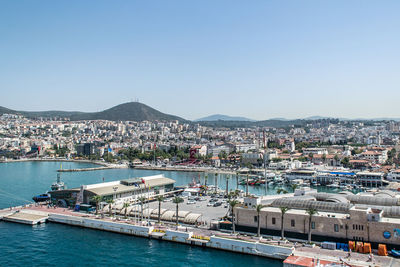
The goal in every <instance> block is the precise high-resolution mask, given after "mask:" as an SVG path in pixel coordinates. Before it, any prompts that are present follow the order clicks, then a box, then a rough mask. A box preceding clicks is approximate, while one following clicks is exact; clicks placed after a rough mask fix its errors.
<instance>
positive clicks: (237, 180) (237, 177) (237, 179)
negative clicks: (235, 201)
mask: <svg viewBox="0 0 400 267" xmlns="http://www.w3.org/2000/svg"><path fill="white" fill-rule="evenodd" d="M238 189H239V172H236V190H238Z"/></svg>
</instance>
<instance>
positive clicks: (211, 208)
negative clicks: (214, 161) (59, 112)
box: [0, 170, 398, 266]
mask: <svg viewBox="0 0 400 267" xmlns="http://www.w3.org/2000/svg"><path fill="white" fill-rule="evenodd" d="M113 171H118V170H113ZM71 174H72V173H71ZM168 174H171V172H166V173H164V175H168ZM66 175H67V174H66ZM68 175H69V174H68ZM68 175H67V176H68ZM141 177H142V178H141V179H143V181H145V183H144V184H148V185H150V183H153V184H152V186H148V187H146V186H145V185H144V186H143V187H141V186H137V185H138V183H140V182H142V180H138V179H137V178H131V179H124V180H120V181H114V182H107V181H106V182H101V183H99V184H97V185H87V186H84V187H79V188H76V189H74V188H71V189H66V186H65V185H64V184H63V181H62V180H61V179H57V181H56V182H54V183H53V185H52V186H51V187H52V189H54V190H55V191H54V192H55V193H54V196H57V194H59V193H58V192H67V191H63V190H70V191H68V192H75V193H76V196H77V198H79V195H82V197H83V198H82V199H81V201H83V202H85V203H90V200H91V199H93V197H94V196H90V195H89V191H90V192H91V193H94V192H98V193H100V192H101V194H102V195H101V196H102V197H103V198H105V197H107V195H109V196H111V197H113V198H115V200H117V201H116V202H115V203H113V204H112V208H111V209H110V205H109V204H108V203H107V202H105V201H104V203H103V204H102V205H99V207H98V208H99V212H98V213H97V212H95V207H96V204H95V203H93V202H92V205H91V207H92V208H89V207H86V206H85V205H86V204H85V205H84V204H82V205H81V207H82V210H79V211H76V209H75V208H76V207H74V206H73V207H67V206H66V207H57V206H55V205H54V206H53V205H48V204H43V205H40V204H28V205H25V206H19V207H10V208H7V209H4V210H2V211H1V212H0V214H1V215H0V217H2V218H3V220H4V221H6V222H5V223H23V224H31V225H36V224H37V225H43V224H49V225H51V224H62V225H68V226H75V227H76V226H78V227H80V228H88V229H95V230H100V231H106V232H113V233H119V234H123V235H128V236H137V237H142V238H147V239H156V240H157V242H165V241H168V242H169V243H171V242H173V243H179V244H183V245H189V246H192V247H193V246H194V247H199V248H207V249H211V250H215V249H217V250H221V251H228V252H233V253H240V254H246V255H252V256H257V257H261V258H265V259H266V260H267V259H274V260H277V261H280V262H282V261H286V260H287V261H288V262H296V261H300V259H302V260H305V259H311V260H315V261H316V260H319V261H320V262H325V261H326V262H328V261H329V262H331V263H340V262H341V261H344V262H347V263H349V264H352V266H369V265H370V262H369V258H368V257H369V255H368V254H362V253H355V252H354V253H352V257H351V259H348V258H347V253H348V252H347V253H346V252H345V251H343V250H337V249H335V250H329V249H321V246H322V244H323V242H320V241H316V242H314V244H315V246H313V247H309V246H305V245H304V244H305V243H304V241H303V242H302V241H301V240H299V239H296V238H293V237H288V238H287V239H284V240H281V238H280V237H279V236H276V235H271V234H268V233H265V232H264V231H262V232H263V234H262V238H260V237H257V236H256V234H255V233H254V232H252V231H250V232H249V231H248V230H246V229H241V228H240V223H239V224H238V225H237V226H236V227H237V230H236V232H235V233H232V229H231V228H229V227H228V228H226V229H225V228H224V226H226V225H228V226H229V224H225V223H223V222H222V223H221V221H220V220H221V218H226V219H228V220H229V219H230V217H231V215H230V214H229V207H228V201H227V200H226V199H224V198H223V197H221V198H219V197H218V196H217V198H216V197H215V196H214V197H213V196H208V195H204V196H203V197H196V196H191V195H183V192H184V191H185V189H180V191H179V190H178V191H177V190H174V189H173V188H172V187H171V188H170V189H168V190H169V191H168V190H166V189H163V188H161V187H159V185H161V184H163V185H165V186H168V183H170V182H169V181H170V180H168V179H169V178H165V179H164V178H163V177H168V176H163V175H161V176H159V175H152V176H147V177H146V176H141ZM193 177H196V176H193ZM219 178H220V179H221V180H223V181H219V185H221V187H222V186H223V185H225V186H226V180H225V179H222V178H221V177H219ZM163 179H164V180H165V181H164V180H163ZM214 179H215V177H212V178H210V179H209V181H208V185H209V193H210V194H211V195H213V194H215V192H218V195H221V196H223V195H224V193H225V190H224V188H222V189H219V188H217V187H213V185H212V181H213V180H214ZM192 180H195V179H193V178H192ZM200 180H201V179H200ZM231 180H233V181H230V182H231V183H232V184H228V186H231V188H232V190H234V189H235V184H236V181H235V180H234V179H231ZM150 181H152V182H150ZM156 181H157V182H161V184H154V183H155V182H156ZM189 181H190V180H187V182H189ZM204 181H205V180H204ZM171 182H172V181H171ZM214 182H215V181H214ZM123 184H126V185H123ZM130 184H131V186H132V187H129V190H133V189H134V190H139V191H138V192H139V195H137V196H136V198H140V194H144V195H145V196H147V197H148V198H149V200H150V199H153V201H149V202H146V203H145V204H144V206H143V207H141V203H140V202H137V201H135V199H132V198H129V202H130V203H131V204H132V206H130V207H124V205H123V203H124V202H126V201H127V197H129V196H128V195H124V193H123V191H121V192H120V191H118V190H123V188H124V186H129V185H130ZM135 184H136V185H135ZM191 184H192V186H191V187H189V188H188V189H186V190H188V191H187V192H191V193H193V192H195V191H196V190H197V191H198V190H200V189H199V188H200V187H196V186H194V184H193V183H191ZM238 186H241V188H243V189H244V190H242V191H241V192H242V193H240V194H239V196H238V200H239V201H240V202H243V201H244V203H245V202H246V201H247V200H245V195H244V194H245V191H246V190H248V191H250V192H251V194H254V192H256V191H254V190H255V188H262V190H265V189H264V186H265V185H260V186H254V185H253V186H252V185H250V184H249V185H247V186H246V185H238ZM115 187H118V189H116V188H115ZM271 187H272V185H271ZM107 188H110V189H109V191H107V190H108V189H107ZM146 188H147V189H148V190H146ZM149 188H157V191H158V192H157V191H156V190H154V191H151V189H149ZM180 188H182V187H180ZM183 188H184V187H183ZM196 188H197V189H196ZM78 189H79V190H82V189H83V190H84V191H82V194H79V193H78V191H79V190H78ZM189 189H190V190H189ZM85 190H88V191H87V192H86V191H85ZM163 190H164V191H163ZM288 190H289V189H288ZM85 192H86V193H85ZM160 192H161V193H162V194H164V195H165V200H164V201H163V203H162V204H161V205H162V210H161V213H160V217H161V218H162V220H161V223H158V220H157V219H158V202H157V201H154V199H155V198H156V197H157V193H158V194H160ZM168 193H170V194H168ZM117 194H118V196H117ZM175 194H179V195H181V196H182V197H183V202H182V203H181V204H180V205H179V213H178V214H179V219H178V220H179V226H178V227H177V226H176V222H175V220H176V216H175V208H176V204H175V203H173V201H172V200H173V196H174V195H175ZM61 195H63V194H61ZM131 195H133V196H135V194H131ZM54 196H53V197H54ZM278 196H279V198H287V197H294V194H293V193H286V194H281V195H270V196H264V197H263V198H262V199H263V201H267V202H268V201H270V200H269V199H271V200H273V199H275V198H277V197H278ZM85 197H86V200H85ZM119 198H121V201H118V199H119ZM59 200H60V199H57V200H56V202H55V203H56V204H57V203H59V204H61V203H63V202H62V201H61V202H59ZM218 202H220V203H221V204H220V205H217V204H215V203H218ZM210 204H211V205H210ZM84 208H85V209H84ZM110 210H111V214H110ZM96 213H97V214H96ZM321 213H322V212H321ZM197 214H199V215H197ZM240 217H241V218H243V216H240ZM287 234H289V233H287ZM316 253H318V257H317V258H318V259H317V258H315V257H314V256H315V255H316ZM374 254H376V255H375V256H374V264H375V265H376V266H383V265H387V266H396V264H397V263H398V262H397V260H396V259H395V258H393V257H387V256H378V255H377V252H376V251H375V252H374ZM293 257H294V258H293ZM283 264H284V263H283Z"/></svg>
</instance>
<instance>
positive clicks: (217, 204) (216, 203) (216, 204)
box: [213, 202, 222, 207]
mask: <svg viewBox="0 0 400 267" xmlns="http://www.w3.org/2000/svg"><path fill="white" fill-rule="evenodd" d="M221 205H222V203H221V202H215V203H214V205H213V207H219V206H221Z"/></svg>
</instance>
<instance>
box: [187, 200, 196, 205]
mask: <svg viewBox="0 0 400 267" xmlns="http://www.w3.org/2000/svg"><path fill="white" fill-rule="evenodd" d="M187 204H188V205H190V204H196V201H194V200H189V201H188V202H187Z"/></svg>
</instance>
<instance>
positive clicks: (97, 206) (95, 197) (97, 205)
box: [92, 195, 103, 215]
mask: <svg viewBox="0 0 400 267" xmlns="http://www.w3.org/2000/svg"><path fill="white" fill-rule="evenodd" d="M92 200H93V201H94V202H96V215H97V213H98V212H99V203H100V202H101V201H102V200H103V197H102V196H99V195H96V196H93V197H92Z"/></svg>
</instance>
